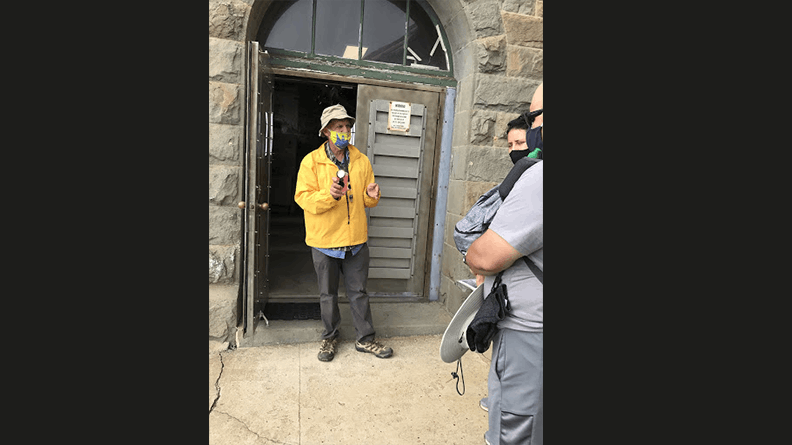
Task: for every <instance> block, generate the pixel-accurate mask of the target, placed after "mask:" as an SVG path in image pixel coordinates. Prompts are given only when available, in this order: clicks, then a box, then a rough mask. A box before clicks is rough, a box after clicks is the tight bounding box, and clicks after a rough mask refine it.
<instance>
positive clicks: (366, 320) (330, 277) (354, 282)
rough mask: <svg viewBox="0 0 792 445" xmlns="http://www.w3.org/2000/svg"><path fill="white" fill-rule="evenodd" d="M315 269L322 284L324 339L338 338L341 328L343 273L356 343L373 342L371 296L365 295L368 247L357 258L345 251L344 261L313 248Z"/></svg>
mask: <svg viewBox="0 0 792 445" xmlns="http://www.w3.org/2000/svg"><path fill="white" fill-rule="evenodd" d="M311 254H312V255H313V263H314V269H315V270H316V278H317V281H318V283H319V305H320V307H321V310H322V323H324V332H323V333H322V339H323V340H325V339H331V338H335V337H337V336H338V333H339V328H340V327H341V314H340V313H339V312H338V278H339V277H338V274H339V272H340V273H343V274H344V286H345V287H346V293H347V298H348V299H349V306H350V309H351V310H352V322H353V324H354V325H355V334H356V335H355V339H356V340H357V341H361V342H363V341H372V340H374V323H373V321H372V319H371V307H370V306H369V296H368V294H367V293H366V282H367V281H368V270H369V248H368V244H364V245H363V247H361V248H360V251H359V252H358V253H357V255H354V256H353V255H352V252H346V256H345V257H344V258H343V259H341V258H333V257H329V256H327V255H325V254H323V253H322V252H320V251H318V250H316V249H314V248H311Z"/></svg>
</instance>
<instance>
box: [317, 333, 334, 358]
mask: <svg viewBox="0 0 792 445" xmlns="http://www.w3.org/2000/svg"><path fill="white" fill-rule="evenodd" d="M337 343H338V338H333V339H329V340H322V345H321V346H319V360H320V361H323V362H329V361H330V360H332V359H333V357H335V352H336V344H337Z"/></svg>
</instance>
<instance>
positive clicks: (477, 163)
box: [467, 147, 514, 183]
mask: <svg viewBox="0 0 792 445" xmlns="http://www.w3.org/2000/svg"><path fill="white" fill-rule="evenodd" d="M467 161H468V165H467V180H468V181H480V182H495V183H498V182H501V181H503V178H505V177H506V175H507V174H508V173H509V170H511V168H512V167H513V166H514V164H512V162H511V160H510V159H509V154H508V153H507V150H503V149H502V148H488V147H475V148H473V149H471V150H470V152H469V153H468V158H467Z"/></svg>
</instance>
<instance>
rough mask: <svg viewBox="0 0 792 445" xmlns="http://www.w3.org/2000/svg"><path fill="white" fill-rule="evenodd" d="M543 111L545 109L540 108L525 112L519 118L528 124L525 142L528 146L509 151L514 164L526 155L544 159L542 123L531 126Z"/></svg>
mask: <svg viewBox="0 0 792 445" xmlns="http://www.w3.org/2000/svg"><path fill="white" fill-rule="evenodd" d="M543 111H544V109H543V108H540V109H538V110H535V111H531V112H530V113H529V112H525V113H523V114H522V115H520V117H519V118H517V119H520V118H522V119H523V120H524V121H525V123H526V124H528V129H527V130H526V131H525V144H526V145H527V146H528V148H527V149H525V150H512V151H511V152H510V153H509V157H510V158H511V161H512V163H513V164H516V163H517V161H519V160H520V159H522V158H524V157H526V156H527V157H529V158H533V159H542V151H544V144H543V143H542V125H540V126H538V127H536V128H531V125H533V121H534V119H536V116H539V115H540V114H542V112H543ZM510 125H511V123H510Z"/></svg>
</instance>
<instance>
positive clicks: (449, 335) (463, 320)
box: [440, 284, 484, 363]
mask: <svg viewBox="0 0 792 445" xmlns="http://www.w3.org/2000/svg"><path fill="white" fill-rule="evenodd" d="M483 303H484V285H483V284H481V285H479V287H477V288H476V290H474V291H473V292H471V293H470V295H469V296H468V297H467V299H466V300H465V301H463V302H462V306H460V307H459V310H458V311H457V312H456V314H454V318H452V319H451V323H449V324H448V327H447V328H446V330H445V333H444V334H443V340H442V341H440V358H441V359H443V361H444V362H446V363H453V362H455V361H457V360H459V358H461V357H462V356H463V355H464V354H465V352H467V351H470V347H469V346H468V344H467V336H466V335H465V331H467V328H468V326H469V325H470V322H472V321H473V318H475V317H476V312H478V310H479V308H480V307H481V305H482V304H483Z"/></svg>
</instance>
